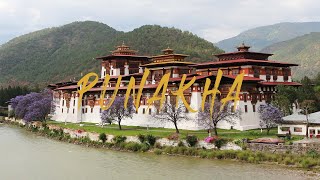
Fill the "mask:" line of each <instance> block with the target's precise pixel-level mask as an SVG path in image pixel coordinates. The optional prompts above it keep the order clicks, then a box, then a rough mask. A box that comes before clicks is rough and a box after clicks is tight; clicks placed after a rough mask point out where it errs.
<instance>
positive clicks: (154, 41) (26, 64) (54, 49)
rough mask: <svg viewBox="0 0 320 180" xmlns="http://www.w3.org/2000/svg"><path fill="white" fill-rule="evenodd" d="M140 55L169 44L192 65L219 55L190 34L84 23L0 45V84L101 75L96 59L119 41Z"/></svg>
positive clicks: (162, 29) (27, 83) (160, 29)
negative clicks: (118, 29)
mask: <svg viewBox="0 0 320 180" xmlns="http://www.w3.org/2000/svg"><path fill="white" fill-rule="evenodd" d="M123 41H124V42H125V44H127V45H130V46H131V48H132V49H135V50H138V54H140V55H156V54H159V53H161V50H162V49H164V48H166V47H168V46H170V48H173V49H174V50H175V52H177V53H184V54H188V55H190V57H189V59H188V60H190V61H194V62H201V61H208V60H211V59H212V54H216V53H221V52H223V51H222V50H220V49H219V48H217V47H215V46H214V45H213V44H212V43H210V42H208V41H206V40H204V39H201V38H199V37H197V36H195V35H193V34H192V33H190V32H183V31H181V30H179V29H175V28H167V27H160V26H157V25H146V26H142V27H140V28H137V29H135V30H133V31H131V32H127V33H125V32H121V31H117V30H115V29H113V28H111V27H109V26H107V25H105V24H102V23H98V22H93V21H85V22H74V23H71V24H67V25H64V26H61V27H56V28H49V29H44V30H40V31H36V32H33V33H30V34H26V35H23V36H20V37H17V38H15V39H13V40H11V41H9V42H8V43H6V44H4V45H2V46H1V47H0V86H1V85H2V86H7V85H9V84H11V85H35V84H39V85H40V86H45V85H46V84H49V83H55V82H58V81H62V80H69V79H73V78H74V77H75V78H80V74H81V73H83V74H85V73H87V72H92V71H94V72H99V70H100V62H99V61H97V60H95V59H94V58H95V57H97V56H101V55H108V54H110V51H112V50H114V48H115V46H117V45H120V44H121V43H122V42H123Z"/></svg>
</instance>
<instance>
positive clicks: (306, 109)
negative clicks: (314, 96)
mask: <svg viewBox="0 0 320 180" xmlns="http://www.w3.org/2000/svg"><path fill="white" fill-rule="evenodd" d="M315 109H316V107H315V100H304V101H303V102H302V103H301V110H302V113H303V114H305V115H306V120H307V125H306V136H307V137H309V114H310V113H312V112H313V111H314V110H315Z"/></svg>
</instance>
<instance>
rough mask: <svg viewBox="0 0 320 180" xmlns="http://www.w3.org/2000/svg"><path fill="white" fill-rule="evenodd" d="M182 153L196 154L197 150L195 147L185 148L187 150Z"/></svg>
mask: <svg viewBox="0 0 320 180" xmlns="http://www.w3.org/2000/svg"><path fill="white" fill-rule="evenodd" d="M184 155H187V156H196V155H198V150H197V149H196V148H193V147H192V148H187V150H186V151H185V152H184Z"/></svg>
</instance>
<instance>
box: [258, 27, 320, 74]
mask: <svg viewBox="0 0 320 180" xmlns="http://www.w3.org/2000/svg"><path fill="white" fill-rule="evenodd" d="M261 52H265V53H273V54H274V55H273V56H272V58H273V59H275V60H277V61H281V62H289V63H297V64H299V66H298V67H294V68H293V72H294V74H293V77H294V78H295V79H302V78H303V77H304V76H308V77H310V78H313V77H315V76H316V75H317V73H318V72H319V67H320V32H312V33H309V34H305V35H303V36H299V37H296V38H293V39H290V40H287V41H283V42H278V43H275V44H272V45H270V46H267V47H265V48H264V49H262V50H261Z"/></svg>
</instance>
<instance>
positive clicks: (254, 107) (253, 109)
mask: <svg viewBox="0 0 320 180" xmlns="http://www.w3.org/2000/svg"><path fill="white" fill-rule="evenodd" d="M244 112H245V113H247V112H248V105H244ZM252 112H256V105H255V104H252Z"/></svg>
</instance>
